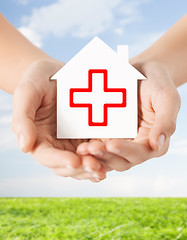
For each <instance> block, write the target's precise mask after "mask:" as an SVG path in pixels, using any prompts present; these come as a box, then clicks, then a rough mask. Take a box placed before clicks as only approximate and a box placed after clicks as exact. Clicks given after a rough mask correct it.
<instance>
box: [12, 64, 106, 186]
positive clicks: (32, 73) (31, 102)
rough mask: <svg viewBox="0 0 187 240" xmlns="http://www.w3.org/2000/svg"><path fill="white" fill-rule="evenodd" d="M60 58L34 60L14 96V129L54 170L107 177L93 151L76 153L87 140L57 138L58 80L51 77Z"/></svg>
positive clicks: (26, 149)
mask: <svg viewBox="0 0 187 240" xmlns="http://www.w3.org/2000/svg"><path fill="white" fill-rule="evenodd" d="M62 66H63V64H62V63H60V62H57V61H38V62H35V63H33V64H32V65H31V66H30V67H29V69H28V70H27V72H26V73H25V75H24V77H23V79H22V81H21V82H20V84H19V85H18V86H17V88H16V90H15V92H14V96H13V119H12V129H13V131H14V132H15V134H16V136H17V138H18V143H19V146H20V148H21V149H22V151H23V152H25V153H26V152H30V154H31V155H32V156H33V157H34V158H35V159H37V160H38V161H39V162H40V163H41V164H42V165H44V166H46V167H49V168H50V169H51V170H52V171H53V172H54V173H55V174H57V175H59V176H64V177H68V176H70V177H73V178H76V179H90V180H91V181H93V182H97V181H100V180H102V179H104V178H105V177H106V170H105V168H104V167H103V165H102V164H101V163H100V162H99V161H97V159H96V158H95V157H93V156H91V155H88V156H83V157H81V156H80V155H77V154H76V149H77V146H78V145H79V144H80V143H82V142H87V141H88V140H81V139H78V140H66V139H63V140H62V139H57V138H56V81H50V77H52V75H54V74H55V73H56V72H57V71H58V70H59V69H60V68H61V67H62Z"/></svg>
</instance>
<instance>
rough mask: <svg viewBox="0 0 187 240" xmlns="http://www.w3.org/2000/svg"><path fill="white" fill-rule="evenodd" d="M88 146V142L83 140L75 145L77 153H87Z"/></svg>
mask: <svg viewBox="0 0 187 240" xmlns="http://www.w3.org/2000/svg"><path fill="white" fill-rule="evenodd" d="M88 146H89V142H83V143H81V144H80V145H79V146H78V147H77V151H76V152H77V154H79V155H88V154H89V151H88Z"/></svg>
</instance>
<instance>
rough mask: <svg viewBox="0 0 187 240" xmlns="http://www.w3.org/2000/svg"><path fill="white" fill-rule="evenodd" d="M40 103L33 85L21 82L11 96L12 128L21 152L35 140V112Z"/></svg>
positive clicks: (27, 149)
mask: <svg viewBox="0 0 187 240" xmlns="http://www.w3.org/2000/svg"><path fill="white" fill-rule="evenodd" d="M39 104H40V100H39V98H38V97H37V95H36V93H35V91H34V89H33V87H32V86H31V85H30V84H21V85H20V86H19V87H18V88H17V89H16V90H15V93H14V97H13V118H12V129H13V131H14V133H15V134H16V136H17V139H18V144H19V147H20V148H21V150H22V151H23V152H29V151H31V150H32V148H33V146H34V144H35V141H36V128H35V125H34V119H35V113H36V111H37V109H38V106H39Z"/></svg>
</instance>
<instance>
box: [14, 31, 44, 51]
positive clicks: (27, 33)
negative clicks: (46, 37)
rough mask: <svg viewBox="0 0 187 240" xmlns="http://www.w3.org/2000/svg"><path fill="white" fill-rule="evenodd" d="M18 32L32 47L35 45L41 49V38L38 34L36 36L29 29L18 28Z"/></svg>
mask: <svg viewBox="0 0 187 240" xmlns="http://www.w3.org/2000/svg"><path fill="white" fill-rule="evenodd" d="M18 30H19V31H20V32H21V33H22V34H23V35H24V36H25V37H26V38H27V39H28V40H29V41H31V42H32V43H33V44H34V45H36V46H37V47H39V48H41V47H42V38H41V36H40V34H38V33H37V32H35V31H34V30H32V29H31V28H29V27H20V28H18Z"/></svg>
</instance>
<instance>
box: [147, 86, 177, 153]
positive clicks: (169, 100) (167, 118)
mask: <svg viewBox="0 0 187 240" xmlns="http://www.w3.org/2000/svg"><path fill="white" fill-rule="evenodd" d="M153 108H154V111H155V122H154V125H153V127H152V128H151V130H150V134H149V143H150V146H151V147H152V149H153V150H156V151H158V150H160V149H161V148H162V147H163V145H164V142H165V140H166V139H167V138H168V137H170V136H171V135H172V134H173V133H174V132H175V128H176V119H177V115H178V112H179V109H180V96H179V94H178V92H177V90H176V89H174V88H169V89H167V90H163V91H161V92H160V94H159V95H158V96H157V98H156V101H155V103H153Z"/></svg>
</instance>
